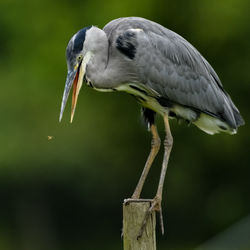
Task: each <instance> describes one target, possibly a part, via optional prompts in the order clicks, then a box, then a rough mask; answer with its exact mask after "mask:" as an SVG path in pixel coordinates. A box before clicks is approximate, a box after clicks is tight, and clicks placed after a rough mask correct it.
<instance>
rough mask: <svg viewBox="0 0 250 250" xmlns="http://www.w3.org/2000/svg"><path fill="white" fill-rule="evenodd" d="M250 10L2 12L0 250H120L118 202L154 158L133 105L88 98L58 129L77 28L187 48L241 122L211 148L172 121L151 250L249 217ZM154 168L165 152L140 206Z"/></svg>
mask: <svg viewBox="0 0 250 250" xmlns="http://www.w3.org/2000/svg"><path fill="white" fill-rule="evenodd" d="M249 9H250V2H249V0H237V1H236V0H221V1H218V0H204V1H200V0H192V1H186V0H183V1H180V0H178V1H166V0H165V1H163V0H144V1H142V0H140V1H133V0H127V1H117V0H106V1H98V0H91V1H90V0H85V1H84V0H81V1H73V0H61V1H59V0H54V1H51V0H37V1H36V0H23V1H17V0H1V2H0V79H1V92H0V114H1V122H0V197H1V204H0V249H1V250H14V249H20V250H40V249H41V250H42V249H47V250H50V249H51V250H52V249H53V250H54V249H59V250H68V249H70V250H80V249H110V250H112V249H122V240H121V237H120V235H121V228H122V202H123V199H124V198H128V197H130V195H131V194H132V192H133V189H134V188H135V185H136V183H137V181H138V178H139V176H140V173H141V171H142V168H143V165H144V163H145V160H146V157H147V154H148V152H149V149H150V140H151V136H150V133H148V132H147V130H146V128H145V126H144V124H143V123H142V121H141V118H140V107H139V105H138V104H137V102H136V101H135V100H134V99H133V98H132V97H130V96H129V95H126V94H123V93H106V94H105V93H99V92H96V91H93V90H92V89H89V88H87V87H86V86H84V87H83V88H82V91H81V93H80V97H79V101H78V106H77V110H76V115H75V120H74V123H73V124H70V123H69V118H70V104H68V106H67V108H66V112H65V114H64V119H63V121H62V123H60V124H59V122H58V118H59V110H60V104H61V97H62V93H63V89H64V83H65V79H66V62H65V48H66V45H67V43H68V40H69V39H70V38H71V36H72V35H73V34H74V33H75V32H76V31H77V30H79V29H81V28H82V27H84V26H89V25H91V24H93V25H97V26H99V27H103V26H104V25H105V24H106V23H107V22H109V21H110V20H112V19H115V18H118V17H122V16H142V17H145V18H148V19H151V20H154V21H156V22H159V23H160V24H162V25H164V26H166V27H168V28H170V29H172V30H174V31H175V32H177V33H179V34H181V35H182V36H183V37H185V38H186V39H187V40H188V41H189V42H191V43H192V44H193V45H194V46H195V47H196V48H197V49H198V50H199V51H200V52H201V53H202V54H203V55H204V56H205V58H206V59H207V60H208V61H209V62H210V63H211V65H212V66H213V67H214V69H215V70H216V72H217V73H218V75H219V76H220V78H221V81H222V82H223V84H224V87H225V89H226V90H227V91H228V92H229V93H230V95H231V97H232V99H233V101H234V102H235V104H236V105H237V106H238V108H239V109H240V111H241V114H242V116H243V117H244V119H245V121H246V125H245V126H244V127H241V128H240V129H239V132H238V134H237V135H235V136H230V135H226V134H220V135H215V136H209V135H206V134H205V133H203V132H202V131H200V130H198V129H197V128H196V127H194V126H192V125H191V126H190V127H188V126H186V125H185V124H182V125H178V124H177V122H176V121H171V127H172V133H173V136H174V147H173V151H172V155H171V159H170V163H169V168H168V173H167V177H166V183H165V190H164V197H163V212H164V220H165V227H166V228H165V229H166V234H165V235H164V236H161V235H160V231H159V228H157V242H158V249H160V250H163V249H194V248H195V247H197V246H199V245H200V244H202V243H204V242H206V241H207V240H209V239H210V238H211V237H213V236H216V235H217V234H219V233H220V232H222V231H223V230H225V229H226V228H228V227H229V226H231V225H233V224H234V223H236V222H237V221H238V220H240V219H242V218H244V217H246V216H247V215H248V214H249V213H250V199H249V197H250V195H249V193H250V181H249V179H250V178H249V177H250V168H249V162H250V161H249V154H250V143H249V135H250V133H249V127H248V123H249V121H250V115H249V111H248V107H249V96H250V86H249V82H250V73H249V71H250V46H249V44H250V15H249ZM157 123H158V126H159V130H160V131H161V132H160V134H161V137H163V136H164V132H163V130H164V128H163V123H162V120H161V119H158V120H157ZM48 136H54V139H52V140H48V138H47V137H48ZM161 160H162V151H161V152H160V154H159V156H158V158H157V159H156V161H155V163H154V166H153V168H152V170H151V172H150V174H149V177H148V179H147V182H146V185H145V188H144V190H143V197H144V198H152V197H153V196H154V194H155V192H156V188H157V183H158V178H159V173H160V165H161ZM249 235H250V234H249ZM248 249H250V248H248Z"/></svg>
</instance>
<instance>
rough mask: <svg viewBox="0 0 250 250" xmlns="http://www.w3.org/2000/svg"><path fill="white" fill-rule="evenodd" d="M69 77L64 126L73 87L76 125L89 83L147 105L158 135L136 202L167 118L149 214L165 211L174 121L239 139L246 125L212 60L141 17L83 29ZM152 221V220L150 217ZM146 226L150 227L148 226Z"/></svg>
mask: <svg viewBox="0 0 250 250" xmlns="http://www.w3.org/2000/svg"><path fill="white" fill-rule="evenodd" d="M66 59H67V67H68V74H67V79H66V84H65V89H64V94H63V99H62V105H61V113H60V121H61V119H62V115H63V111H64V108H65V105H66V102H67V98H68V96H69V92H70V89H71V87H72V86H73V93H72V109H71V122H72V120H73V117H74V113H75V107H76V103H77V98H78V94H79V91H80V89H81V86H82V82H83V80H85V82H86V83H87V85H88V86H90V87H92V88H93V89H95V90H98V91H124V92H127V93H129V94H132V95H133V96H134V97H135V98H136V99H137V100H138V102H139V103H140V104H141V105H142V110H143V112H142V113H143V116H144V118H145V120H146V121H147V123H148V125H149V128H150V131H151V133H152V143H151V151H150V153H149V156H148V158H147V161H146V164H145V166H144V169H143V172H142V174H141V177H140V179H139V182H138V184H137V186H136V188H135V191H134V193H133V195H132V197H131V199H132V200H138V199H140V194H141V191H142V187H143V184H144V182H145V179H146V177H147V174H148V172H149V169H150V167H151V165H152V163H153V161H154V159H155V157H156V155H157V153H158V151H159V148H160V144H161V140H160V137H159V135H158V132H157V127H156V124H155V115H156V113H158V114H160V115H161V116H162V117H163V119H164V125H165V132H166V137H165V140H164V157H163V163H162V169H161V174H160V180H159V184H158V189H157V192H156V195H155V197H154V198H153V199H152V205H151V207H150V209H149V211H148V215H149V214H150V213H151V212H152V211H153V210H155V211H158V212H160V216H161V217H160V218H161V228H162V232H163V223H162V212H161V201H162V191H163V184H164V179H165V175H166V170H167V165H168V160H169V156H170V152H171V148H172V144H173V138H172V135H171V131H170V127H169V118H178V119H183V120H185V121H188V122H189V123H193V124H194V125H196V126H197V127H198V128H200V129H201V130H203V131H205V132H206V133H208V134H215V133H219V132H226V133H229V134H235V133H236V132H237V128H238V127H239V126H241V125H243V124H244V120H243V119H242V117H241V115H240V113H239V111H238V109H237V108H236V106H235V105H234V103H233V102H232V100H231V98H230V96H229V94H228V93H227V92H226V91H225V90H224V88H223V86H222V83H221V81H220V79H219V77H218V75H217V74H216V72H215V71H214V69H213V68H212V67H211V65H210V64H209V63H208V62H207V60H206V59H205V58H204V57H203V56H202V55H201V54H200V53H199V52H198V51H197V50H196V49H195V48H194V47H193V46H192V45H191V44H190V43H189V42H187V41H186V40H185V39H184V38H183V37H181V36H180V35H178V34H176V33H175V32H173V31H171V30H169V29H167V28H165V27H163V26H161V25H160V24H158V23H155V22H152V21H149V20H147V19H144V18H139V17H127V18H119V19H116V20H113V21H111V22H109V23H108V24H107V25H106V26H105V27H104V28H103V29H100V28H98V27H95V26H89V27H86V28H83V29H81V30H79V31H78V32H77V33H76V34H75V35H74V36H73V37H72V38H71V39H70V41H69V43H68V46H67V49H66ZM145 221H146V218H145ZM145 221H144V224H145Z"/></svg>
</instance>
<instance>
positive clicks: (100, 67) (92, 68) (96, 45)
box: [85, 27, 108, 85]
mask: <svg viewBox="0 0 250 250" xmlns="http://www.w3.org/2000/svg"><path fill="white" fill-rule="evenodd" d="M85 44H86V47H87V48H88V50H89V51H90V53H91V58H90V60H89V62H88V64H87V68H86V77H87V79H89V80H90V81H91V82H92V83H93V84H98V85H101V84H102V83H103V81H104V80H105V77H104V75H105V69H106V67H107V63H108V38H107V35H106V33H105V32H104V31H103V30H101V29H99V28H97V27H94V28H93V29H91V33H90V34H89V37H86V41H85Z"/></svg>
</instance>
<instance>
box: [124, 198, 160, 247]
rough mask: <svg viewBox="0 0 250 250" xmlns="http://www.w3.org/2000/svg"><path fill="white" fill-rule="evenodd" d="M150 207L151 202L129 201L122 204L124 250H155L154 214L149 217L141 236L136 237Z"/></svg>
mask: <svg viewBox="0 0 250 250" xmlns="http://www.w3.org/2000/svg"><path fill="white" fill-rule="evenodd" d="M150 206H151V200H143V199H142V200H141V201H136V202H135V201H129V199H128V200H124V203H123V245H124V250H156V237H155V212H153V213H152V215H150V217H149V219H148V221H147V224H146V227H145V230H144V232H143V234H142V236H141V237H140V238H139V239H138V235H139V232H140V229H141V226H142V222H143V220H144V218H145V215H146V212H147V211H148V209H149V207H150Z"/></svg>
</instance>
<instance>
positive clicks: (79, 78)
mask: <svg viewBox="0 0 250 250" xmlns="http://www.w3.org/2000/svg"><path fill="white" fill-rule="evenodd" d="M84 74H85V65H83V63H80V65H79V67H78V70H77V74H76V77H75V80H74V84H73V93H72V106H71V117H70V122H72V121H73V118H74V114H75V109H76V103H77V99H78V95H79V92H80V89H81V87H82V81H83V76H84Z"/></svg>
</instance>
